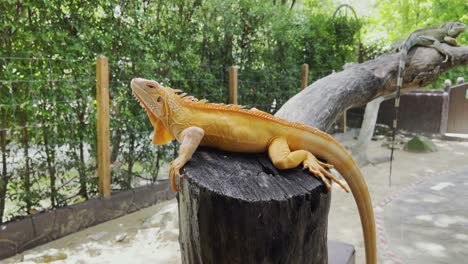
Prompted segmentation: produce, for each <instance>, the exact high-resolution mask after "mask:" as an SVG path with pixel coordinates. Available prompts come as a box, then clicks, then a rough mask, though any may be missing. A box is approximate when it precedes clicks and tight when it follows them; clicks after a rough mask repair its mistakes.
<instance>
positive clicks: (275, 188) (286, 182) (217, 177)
mask: <svg viewBox="0 0 468 264" xmlns="http://www.w3.org/2000/svg"><path fill="white" fill-rule="evenodd" d="M206 157H209V158H206ZM177 201H178V205H179V206H178V209H179V227H180V228H179V229H180V234H179V244H180V251H181V255H182V263H184V264H188V263H190V264H200V263H226V264H230V263H297V264H305V263H307V264H310V263H315V264H326V263H328V257H327V218H328V211H329V208H330V201H331V193H330V192H328V191H327V189H326V187H325V184H323V182H322V181H320V180H319V179H318V178H317V177H312V176H311V174H310V173H309V172H307V171H304V170H302V168H301V167H299V168H295V169H290V170H278V169H276V168H275V167H274V166H273V164H272V163H271V161H270V160H269V158H268V155H267V154H266V153H261V154H246V153H233V152H223V151H218V150H214V149H208V148H203V147H201V148H199V149H197V151H196V152H195V153H194V155H193V157H192V159H191V160H190V162H189V163H187V165H186V166H185V169H184V178H182V179H181V180H180V192H179V194H178V197H177ZM330 263H333V262H330ZM335 263H349V262H335Z"/></svg>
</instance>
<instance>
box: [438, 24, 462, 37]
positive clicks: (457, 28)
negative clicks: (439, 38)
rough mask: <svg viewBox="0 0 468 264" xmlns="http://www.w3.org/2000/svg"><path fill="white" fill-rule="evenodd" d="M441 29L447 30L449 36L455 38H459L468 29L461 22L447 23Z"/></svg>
mask: <svg viewBox="0 0 468 264" xmlns="http://www.w3.org/2000/svg"><path fill="white" fill-rule="evenodd" d="M441 27H443V28H444V29H445V30H446V32H447V35H449V36H450V37H453V38H457V37H458V35H460V34H461V33H463V31H465V29H466V25H465V24H463V23H461V22H447V23H444V24H442V26H441Z"/></svg>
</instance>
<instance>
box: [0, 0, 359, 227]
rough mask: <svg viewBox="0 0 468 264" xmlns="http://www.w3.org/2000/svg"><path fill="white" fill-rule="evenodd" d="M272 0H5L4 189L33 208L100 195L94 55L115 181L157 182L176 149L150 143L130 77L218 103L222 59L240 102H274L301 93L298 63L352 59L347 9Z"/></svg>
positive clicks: (272, 107)
mask: <svg viewBox="0 0 468 264" xmlns="http://www.w3.org/2000/svg"><path fill="white" fill-rule="evenodd" d="M276 2H278V3H276V4H275V1H270V0H268V1H267V0H260V1H256V0H243V1H238V0H227V1H222V0H206V1H200V0H176V1H130V0H128V1H112V0H97V1H79V2H76V1H58V0H51V1H2V2H1V3H0V10H2V11H1V12H0V20H1V21H2V23H0V32H2V34H1V38H2V39H1V41H0V95H1V97H0V114H1V115H2V116H1V117H0V118H1V120H2V126H1V129H2V133H0V136H1V139H2V141H0V142H1V147H2V148H1V151H2V154H4V153H6V154H7V155H6V156H7V159H4V158H3V156H4V155H2V160H1V163H2V164H6V167H7V170H5V171H3V170H2V172H1V173H2V174H1V176H0V179H2V181H1V182H0V183H1V184H0V198H1V197H3V196H5V195H6V196H7V199H8V200H9V201H11V200H15V201H17V202H18V203H19V204H20V205H21V207H22V208H24V210H23V211H24V212H30V211H31V209H34V208H35V207H48V206H51V207H57V206H63V205H66V204H70V203H74V202H77V201H82V200H84V199H87V198H88V197H90V196H93V195H94V194H96V192H97V177H96V174H95V171H96V129H95V123H96V101H95V99H94V98H95V81H94V79H95V77H94V76H95V70H94V67H95V65H94V61H95V58H96V56H97V55H98V54H101V53H102V54H104V55H106V56H107V57H108V58H109V62H110V70H111V76H110V81H111V83H110V86H111V95H110V96H111V146H112V154H111V162H112V164H113V165H112V180H113V183H112V184H113V185H112V187H113V189H129V188H133V187H135V186H137V185H139V184H145V183H148V182H154V181H156V180H157V175H158V173H159V171H160V169H161V166H162V165H163V164H164V163H166V162H167V161H168V160H171V159H172V158H173V156H174V155H175V152H176V151H175V150H176V145H175V144H171V145H168V146H160V147H156V146H154V145H152V144H151V139H150V134H151V132H152V127H151V124H150V122H149V121H148V118H147V116H146V114H145V112H144V111H143V110H142V108H141V107H140V106H139V105H138V103H137V102H136V100H134V99H133V98H132V96H131V91H130V88H129V83H130V80H131V79H132V78H134V77H146V78H150V79H155V80H158V81H160V82H162V83H163V84H164V85H169V86H171V87H174V88H179V89H183V90H184V91H186V92H187V93H190V94H193V95H195V96H197V97H199V98H206V99H208V100H210V101H215V102H226V100H227V68H228V67H229V66H231V65H239V84H240V85H239V86H240V103H242V104H246V105H249V106H256V107H258V108H261V109H264V110H267V111H271V112H274V111H276V110H277V109H278V108H279V107H280V106H281V105H282V104H283V103H284V102H285V101H286V100H287V99H288V98H289V97H291V96H292V95H294V94H295V93H297V91H298V89H299V85H300V65H301V64H302V63H308V64H309V65H310V68H309V69H310V70H309V72H310V78H309V80H310V81H313V80H315V79H317V78H321V77H323V76H325V75H327V74H329V73H331V72H332V71H333V70H340V69H341V66H342V65H343V64H344V63H345V62H347V61H355V60H356V59H357V47H358V45H356V43H357V42H358V41H359V40H358V34H357V32H359V30H360V27H361V23H360V22H359V21H357V20H356V18H355V17H352V16H351V17H350V16H347V15H337V16H333V7H332V6H333V5H332V4H331V2H327V1H326V3H325V4H324V3H322V2H323V1H305V4H304V6H303V7H302V8H296V6H294V8H292V9H291V6H292V5H294V3H295V1H276ZM15 153H22V154H15ZM15 155H16V156H15ZM13 160H14V161H15V162H12V161H13ZM7 186H8V193H7V194H5V193H2V192H4V191H5V189H6V187H7ZM0 200H1V199H0ZM44 200H47V201H48V202H47V203H44ZM2 212H3V208H2V205H1V203H0V219H1V213H2Z"/></svg>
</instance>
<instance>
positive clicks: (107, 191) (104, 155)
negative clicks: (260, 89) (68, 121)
mask: <svg viewBox="0 0 468 264" xmlns="http://www.w3.org/2000/svg"><path fill="white" fill-rule="evenodd" d="M109 74H110V72H109V62H108V59H107V58H106V57H105V56H103V55H99V56H98V57H97V59H96V89H97V90H96V101H97V124H96V126H97V140H98V142H97V146H98V178H99V193H100V195H101V196H103V197H104V198H109V197H110V195H111V176H110V175H111V174H110V172H111V168H110V154H111V149H110V128H109V120H110V113H109ZM308 77H309V65H308V64H302V66H301V76H300V78H301V89H304V88H306V87H307V86H308ZM238 81H239V79H238V68H237V66H231V67H229V69H228V83H229V98H228V102H229V103H230V104H238V83H239V82H238ZM344 127H346V125H344Z"/></svg>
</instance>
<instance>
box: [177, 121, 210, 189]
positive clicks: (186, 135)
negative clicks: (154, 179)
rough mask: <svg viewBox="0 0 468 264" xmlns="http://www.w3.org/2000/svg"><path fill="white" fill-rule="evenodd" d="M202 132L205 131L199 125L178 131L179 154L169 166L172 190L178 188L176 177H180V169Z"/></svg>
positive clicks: (200, 138) (195, 146) (199, 139)
mask: <svg viewBox="0 0 468 264" xmlns="http://www.w3.org/2000/svg"><path fill="white" fill-rule="evenodd" d="M204 134H205V132H204V131H203V129H201V128H199V127H188V128H186V129H184V130H183V131H182V132H181V133H180V135H179V137H178V140H179V142H181V144H180V148H179V156H178V157H177V158H176V159H175V160H173V161H172V162H171V163H170V168H169V179H170V181H171V189H172V191H174V192H177V191H178V190H179V188H178V187H177V183H176V177H181V175H180V169H181V168H182V167H183V166H184V165H185V163H187V161H189V160H190V159H191V158H192V155H193V153H194V152H195V150H196V149H197V147H198V145H200V141H201V140H202V138H203V136H204Z"/></svg>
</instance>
